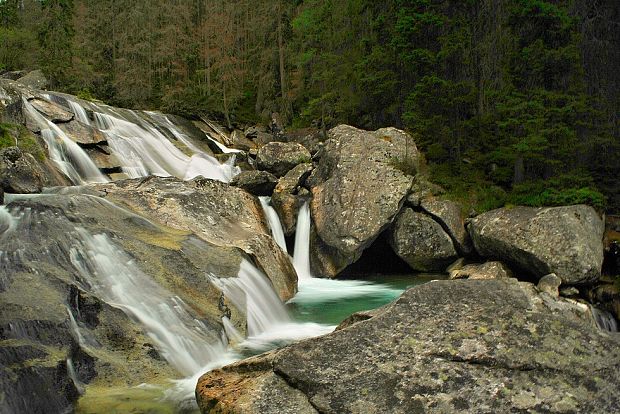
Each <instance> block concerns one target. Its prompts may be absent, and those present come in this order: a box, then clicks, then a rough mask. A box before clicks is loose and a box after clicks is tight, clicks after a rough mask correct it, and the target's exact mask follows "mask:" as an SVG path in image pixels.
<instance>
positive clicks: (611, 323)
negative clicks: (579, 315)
mask: <svg viewBox="0 0 620 414" xmlns="http://www.w3.org/2000/svg"><path fill="white" fill-rule="evenodd" d="M590 311H591V312H592V317H593V318H594V321H595V322H596V325H597V326H598V327H599V329H602V330H603V331H610V332H618V323H617V322H616V319H615V318H614V316H613V315H612V314H611V313H609V312H607V311H604V310H602V309H598V308H595V307H594V306H590Z"/></svg>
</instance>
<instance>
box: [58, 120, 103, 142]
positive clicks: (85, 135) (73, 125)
mask: <svg viewBox="0 0 620 414" xmlns="http://www.w3.org/2000/svg"><path fill="white" fill-rule="evenodd" d="M58 127H59V128H60V129H61V130H62V131H63V132H64V133H65V134H67V136H68V137H69V138H70V139H71V140H72V141H74V142H77V143H78V144H80V145H95V144H104V143H106V142H107V138H106V136H105V135H103V133H102V132H101V131H100V130H98V129H96V128H93V127H91V126H90V125H86V124H83V123H81V122H80V121H78V120H77V119H73V120H72V121H70V122H66V123H62V124H58Z"/></svg>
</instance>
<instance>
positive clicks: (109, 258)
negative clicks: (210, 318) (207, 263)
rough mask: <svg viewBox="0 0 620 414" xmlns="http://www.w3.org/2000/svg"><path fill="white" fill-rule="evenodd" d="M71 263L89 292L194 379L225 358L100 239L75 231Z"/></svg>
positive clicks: (173, 301) (222, 349)
mask: <svg viewBox="0 0 620 414" xmlns="http://www.w3.org/2000/svg"><path fill="white" fill-rule="evenodd" d="M76 236H77V239H76V241H78V243H77V244H76V247H74V248H73V249H72V250H71V262H72V264H73V265H74V266H75V268H76V269H78V271H79V272H80V275H81V276H82V278H83V280H84V283H86V284H87V286H88V288H89V290H91V291H93V292H94V293H95V294H96V295H97V296H98V297H100V298H101V299H103V300H104V301H106V302H107V303H109V304H111V305H113V306H115V307H118V308H121V309H122V310H123V311H125V312H126V313H127V314H129V315H131V316H132V317H133V318H134V319H136V320H137V321H139V322H140V324H141V325H142V326H143V327H144V329H145V331H146V332H147V334H148V336H149V337H150V338H151V339H152V340H153V341H154V342H155V345H156V347H157V349H158V350H159V351H160V353H161V355H162V356H163V357H164V358H165V359H166V360H167V361H168V362H169V363H170V365H172V366H173V367H174V368H176V369H177V370H178V371H179V372H181V373H182V374H184V375H187V376H192V375H195V374H196V373H198V372H202V371H203V368H204V367H205V366H207V365H209V364H210V363H213V362H214V361H217V360H218V359H219V358H221V357H222V356H224V355H226V344H225V342H224V341H223V340H221V339H220V338H218V337H217V336H216V337H215V338H214V335H212V334H211V333H209V331H208V329H207V327H206V326H205V325H204V324H203V323H202V322H200V321H198V320H197V319H195V318H193V317H192V316H191V315H190V313H189V312H188V310H187V306H186V305H185V304H184V303H183V301H181V299H179V298H178V297H176V296H175V295H173V294H172V293H170V292H168V291H167V290H165V289H164V288H163V287H161V286H159V285H158V284H157V283H155V282H154V281H153V280H152V279H151V278H150V277H148V276H147V275H145V274H144V273H142V271H141V270H140V269H138V268H137V266H136V265H135V264H134V263H133V262H132V261H131V260H130V258H129V257H128V256H126V255H125V254H124V253H123V252H121V251H120V250H118V249H116V248H115V247H114V246H113V245H112V243H111V242H110V240H109V239H108V237H107V236H106V235H104V234H97V235H94V236H93V235H90V234H89V233H88V232H86V231H85V230H83V229H77V235H76Z"/></svg>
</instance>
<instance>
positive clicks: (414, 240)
mask: <svg viewBox="0 0 620 414" xmlns="http://www.w3.org/2000/svg"><path fill="white" fill-rule="evenodd" d="M389 241H390V245H391V246H392V248H393V249H394V252H395V253H396V254H397V255H398V256H399V257H400V258H401V259H403V260H404V261H405V262H407V263H408V264H409V266H411V268H412V269H414V270H417V271H421V272H432V271H440V272H441V271H444V270H445V269H446V267H448V265H450V263H452V262H454V261H455V260H456V259H457V258H458V254H457V252H456V250H455V248H454V244H453V243H452V239H451V238H450V236H449V235H448V234H447V233H446V232H445V231H444V229H443V228H442V226H441V225H440V224H439V223H438V222H436V221H435V220H433V219H432V218H431V217H429V216H427V215H426V214H424V213H418V212H415V211H413V210H412V209H411V208H408V207H407V208H404V209H403V210H402V211H401V212H400V213H399V214H398V216H397V217H396V220H395V221H394V224H393V225H392V228H391V229H390V238H389Z"/></svg>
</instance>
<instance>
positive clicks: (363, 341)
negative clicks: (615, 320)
mask: <svg viewBox="0 0 620 414" xmlns="http://www.w3.org/2000/svg"><path fill="white" fill-rule="evenodd" d="M543 299H544V297H543V296H541V295H539V294H538V293H537V291H536V289H535V288H534V287H533V285H531V284H529V283H522V282H518V281H516V280H515V279H505V280H474V281H468V280H463V281H437V282H431V283H428V284H425V285H423V286H418V287H415V288H413V289H410V290H408V291H407V292H406V293H404V294H403V295H402V296H401V297H400V298H399V299H398V300H396V301H395V302H393V303H392V304H391V305H388V306H386V307H384V308H382V309H381V310H380V311H379V312H377V314H376V316H374V317H371V318H370V319H367V320H363V321H360V322H357V323H353V324H352V325H349V326H348V327H347V328H345V329H341V330H338V331H336V332H334V333H332V334H329V335H325V336H322V337H319V338H314V339H310V340H306V341H302V342H299V343H297V344H294V345H290V346H288V347H285V348H283V349H281V350H278V351H275V352H274V353H270V354H265V355H263V356H259V357H256V358H253V359H252V360H249V361H242V362H239V363H237V364H235V365H230V366H228V367H224V368H222V369H219V370H215V371H212V372H210V373H207V374H205V375H203V376H202V377H201V379H200V380H199V382H198V387H197V398H198V402H199V405H200V406H201V407H203V412H204V413H207V412H243V413H250V414H251V413H261V412H263V411H261V410H258V409H256V408H255V407H252V406H247V405H241V404H239V403H237V402H238V401H244V400H246V398H247V396H248V395H253V398H261V399H262V400H263V403H264V404H267V406H268V407H270V409H271V412H275V411H274V410H276V409H277V407H280V406H287V404H288V400H287V398H288V395H289V393H287V392H280V393H279V395H273V394H267V393H258V394H256V389H257V386H258V385H257V383H256V382H255V381H256V380H255V378H265V377H269V376H271V377H272V378H273V375H275V376H277V377H279V378H281V379H282V380H284V382H285V383H286V384H288V387H289V388H290V393H296V392H298V391H299V392H301V393H303V394H304V395H305V397H306V398H307V400H308V402H309V403H310V404H311V405H312V406H313V407H314V409H316V410H317V411H318V412H320V413H339V414H340V413H365V414H373V413H394V414H397V413H398V414H401V413H402V414H411V413H455V412H468V413H489V414H490V413H509V412H516V411H515V410H529V412H548V413H567V412H578V413H606V412H615V411H616V410H617V407H618V406H620V336H619V335H617V334H610V333H606V332H603V331H601V330H599V329H597V328H596V327H595V326H594V324H593V322H592V320H591V319H590V317H589V316H588V313H587V310H584V309H583V307H581V306H579V305H577V304H574V303H571V302H567V301H559V300H556V299H553V298H549V297H548V296H547V302H546V301H545V300H543ZM548 301H551V302H548ZM547 303H551V305H552V306H551V307H549V306H548V305H547ZM371 316H372V315H371ZM232 380H234V381H233V382H234V383H233V384H232V386H229V384H231V381H232ZM267 395H269V398H262V397H266V396H267ZM205 407H211V408H210V409H205ZM210 410H211V411H210ZM218 410H219V411H218ZM265 412H269V411H265Z"/></svg>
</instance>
